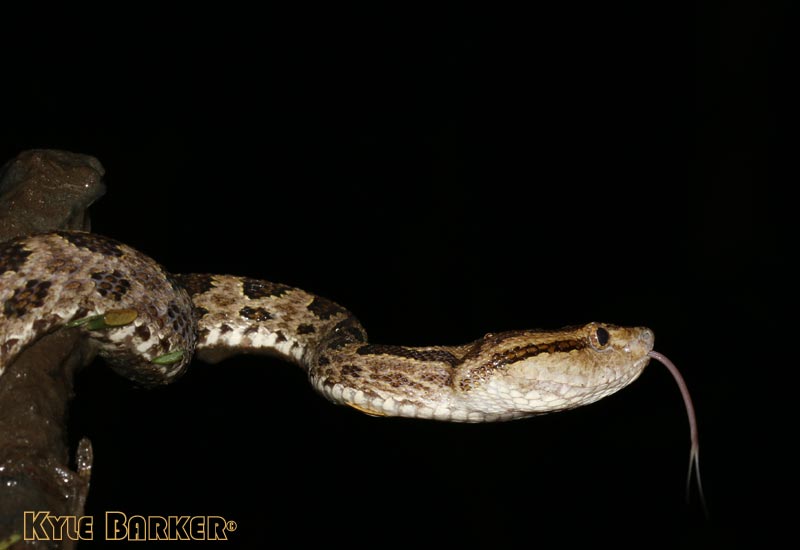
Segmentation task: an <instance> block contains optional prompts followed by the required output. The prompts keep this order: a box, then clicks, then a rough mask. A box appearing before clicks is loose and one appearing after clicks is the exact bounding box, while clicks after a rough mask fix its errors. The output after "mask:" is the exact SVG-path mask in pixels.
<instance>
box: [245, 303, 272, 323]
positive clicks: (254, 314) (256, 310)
mask: <svg viewBox="0 0 800 550" xmlns="http://www.w3.org/2000/svg"><path fill="white" fill-rule="evenodd" d="M239 315H241V316H242V317H244V318H245V319H250V320H251V321H269V320H270V319H272V314H271V313H270V312H269V311H267V310H266V309H264V308H263V307H250V306H244V307H243V308H242V309H240V310H239Z"/></svg>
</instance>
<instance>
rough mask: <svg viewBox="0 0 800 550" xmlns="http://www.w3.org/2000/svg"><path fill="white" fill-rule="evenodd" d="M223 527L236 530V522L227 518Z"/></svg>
mask: <svg viewBox="0 0 800 550" xmlns="http://www.w3.org/2000/svg"><path fill="white" fill-rule="evenodd" d="M225 529H227V530H228V531H236V522H235V521H233V520H232V519H231V520H228V523H226V524H225Z"/></svg>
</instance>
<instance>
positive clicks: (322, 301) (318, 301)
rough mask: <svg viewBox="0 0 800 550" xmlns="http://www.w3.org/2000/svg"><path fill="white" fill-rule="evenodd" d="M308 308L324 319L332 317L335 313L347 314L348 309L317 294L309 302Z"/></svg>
mask: <svg viewBox="0 0 800 550" xmlns="http://www.w3.org/2000/svg"><path fill="white" fill-rule="evenodd" d="M308 310H309V311H310V312H311V313H313V314H314V315H315V316H317V317H319V318H320V319H322V320H323V321H326V320H328V319H330V318H331V317H333V316H334V315H340V314H347V310H346V309H344V308H343V307H342V306H340V305H338V304H335V303H334V302H331V301H330V300H328V299H326V298H321V297H319V296H315V297H314V299H313V300H312V301H311V303H310V304H308Z"/></svg>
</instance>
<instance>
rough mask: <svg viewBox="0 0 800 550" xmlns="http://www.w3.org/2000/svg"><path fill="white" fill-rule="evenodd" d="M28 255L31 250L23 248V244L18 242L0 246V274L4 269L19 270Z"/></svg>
mask: <svg viewBox="0 0 800 550" xmlns="http://www.w3.org/2000/svg"><path fill="white" fill-rule="evenodd" d="M30 255H31V251H30V250H25V245H24V244H23V243H20V242H11V243H8V244H5V245H3V246H0V275H2V274H3V273H5V272H6V271H12V272H13V271H17V270H19V268H20V267H22V264H24V263H25V260H27V259H28V256H30Z"/></svg>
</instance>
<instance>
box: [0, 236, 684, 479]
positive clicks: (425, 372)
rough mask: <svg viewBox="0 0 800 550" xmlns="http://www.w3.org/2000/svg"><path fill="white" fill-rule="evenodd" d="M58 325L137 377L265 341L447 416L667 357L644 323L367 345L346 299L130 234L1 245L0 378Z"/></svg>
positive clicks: (610, 379)
mask: <svg viewBox="0 0 800 550" xmlns="http://www.w3.org/2000/svg"><path fill="white" fill-rule="evenodd" d="M59 329H60V330H79V331H82V332H83V333H85V334H86V336H87V337H88V338H89V339H90V340H91V342H93V343H94V345H95V346H96V347H97V350H98V352H99V353H100V355H101V356H103V357H104V359H105V360H106V361H107V362H108V363H109V364H110V365H111V367H112V368H113V369H115V370H116V371H117V372H119V373H121V374H123V375H124V376H126V377H128V378H130V379H132V380H134V381H136V382H138V383H141V384H146V385H154V384H165V383H169V382H171V381H173V380H175V379H176V378H177V377H178V376H179V375H180V374H181V373H182V372H183V371H184V370H185V368H186V366H187V365H188V363H189V362H190V361H191V360H192V358H193V357H194V356H197V357H198V358H199V359H201V360H205V361H208V362H216V361H219V360H221V359H224V358H225V357H228V356H230V355H234V354H239V353H261V354H269V355H277V356H279V357H281V358H283V359H285V360H288V361H290V362H293V363H296V364H298V365H299V366H300V367H302V368H303V369H304V370H305V371H306V372H307V374H308V377H309V379H310V382H311V384H312V386H313V387H314V388H315V389H316V390H317V391H318V392H319V393H321V394H322V395H324V396H325V397H326V398H328V399H329V400H331V401H333V402H335V403H339V404H343V405H347V406H350V407H352V408H355V409H357V410H359V411H362V412H364V413H367V414H370V415H375V416H403V417H413V418H425V419H434V420H441V421H451V422H489V421H501V420H511V419H518V418H525V417H529V416H533V415H537V414H544V413H552V412H558V411H564V410H567V409H571V408H575V407H579V406H582V405H586V404H589V403H592V402H595V401H597V400H599V399H602V398H603V397H606V396H608V395H611V394H613V393H615V392H617V391H619V390H620V389H622V388H624V387H625V386H627V385H628V384H630V383H631V382H633V381H634V380H636V378H638V377H639V375H640V374H641V373H642V371H643V370H644V368H645V367H646V366H647V364H648V362H649V360H650V359H651V358H656V359H657V360H659V361H661V362H664V361H663V359H664V358H663V356H661V355H660V354H657V353H656V352H653V351H652V350H653V344H654V335H653V332H652V331H651V330H650V329H648V328H645V327H620V326H615V325H611V324H603V323H595V322H592V323H588V324H585V325H582V326H575V327H565V328H562V329H558V330H518V331H509V332H502V333H497V334H486V335H485V336H483V337H482V338H479V339H477V340H475V341H473V342H470V343H468V344H464V345H461V346H426V347H408V346H399V345H382V344H372V343H370V342H369V341H368V340H367V333H366V331H365V330H364V328H363V327H362V326H361V324H360V323H359V321H358V320H357V319H356V318H355V316H353V314H351V313H350V312H349V311H348V310H347V309H345V308H343V307H342V306H340V305H338V304H336V303H334V302H332V301H330V300H327V299H326V298H323V297H320V296H316V295H314V294H312V293H309V292H306V291H304V290H301V289H298V288H293V287H290V286H287V285H283V284H280V283H272V282H269V281H264V280H259V279H251V278H247V277H238V276H232V275H208V274H188V275H172V274H170V273H168V272H167V271H166V270H165V269H164V268H163V267H161V266H160V265H159V264H158V263H157V262H155V261H154V260H152V259H151V258H149V257H148V256H146V255H144V254H142V253H140V252H138V251H136V250H134V249H133V248H131V247H129V246H127V245H125V244H122V243H120V242H117V241H115V240H113V239H110V238H107V237H103V236H100V235H97V234H93V233H87V232H82V231H56V232H51V233H42V234H37V235H30V236H25V237H21V238H17V239H13V240H10V241H7V242H5V243H2V244H0V377H1V376H2V374H3V371H4V370H5V369H6V368H7V367H8V365H10V364H11V363H12V362H13V361H14V360H15V358H17V357H18V356H19V354H20V353H21V352H22V351H23V350H24V349H25V348H26V347H27V346H29V345H30V344H31V343H33V342H34V341H36V340H37V339H38V338H40V337H41V336H43V335H44V334H47V333H49V332H51V331H54V330H59ZM665 364H666V363H665ZM673 367H674V366H673ZM668 368H669V366H668ZM670 370H671V371H673V375H674V376H675V377H676V380H678V382H679V385H681V389H682V392H683V393H684V398H685V400H686V402H687V411H689V413H690V422H691V424H692V457H693V463H694V464H695V465H697V460H696V456H697V436H696V423H695V420H694V413H693V409H692V408H691V401H690V400H689V398H688V390H685V384H683V381H682V379H680V375H679V374H677V369H674V370H673V368H670ZM1 379H2V378H0V380H1ZM690 473H691V471H690ZM698 476H699V474H698ZM698 481H699V477H698Z"/></svg>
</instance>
